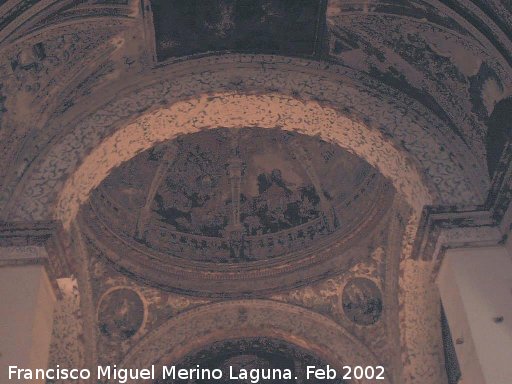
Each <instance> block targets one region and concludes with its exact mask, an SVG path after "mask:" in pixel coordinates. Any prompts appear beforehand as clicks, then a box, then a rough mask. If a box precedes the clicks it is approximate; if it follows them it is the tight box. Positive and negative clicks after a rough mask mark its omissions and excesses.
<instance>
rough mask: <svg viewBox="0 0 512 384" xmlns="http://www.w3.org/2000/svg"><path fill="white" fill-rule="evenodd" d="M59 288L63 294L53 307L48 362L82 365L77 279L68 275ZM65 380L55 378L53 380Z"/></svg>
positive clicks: (82, 345)
mask: <svg viewBox="0 0 512 384" xmlns="http://www.w3.org/2000/svg"><path fill="white" fill-rule="evenodd" d="M59 289H60V292H61V294H62V297H61V298H60V299H59V300H58V301H57V304H56V307H55V311H54V318H53V334H52V342H51V344H50V354H49V359H48V366H56V365H57V364H58V365H60V366H61V367H63V368H69V369H72V368H75V367H82V366H84V365H85V348H84V329H83V326H84V324H83V317H82V308H81V304H80V290H79V288H78V284H77V281H76V280H74V279H70V278H65V279H61V280H60V282H59ZM64 382H65V381H64V380H57V381H55V383H56V384H61V383H62V384H65V383H64Z"/></svg>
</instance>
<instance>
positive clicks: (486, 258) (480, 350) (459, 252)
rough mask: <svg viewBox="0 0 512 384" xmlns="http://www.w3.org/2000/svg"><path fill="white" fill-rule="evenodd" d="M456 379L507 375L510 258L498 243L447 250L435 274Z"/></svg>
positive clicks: (510, 373) (483, 381)
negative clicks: (458, 376) (458, 374)
mask: <svg viewBox="0 0 512 384" xmlns="http://www.w3.org/2000/svg"><path fill="white" fill-rule="evenodd" d="M437 285H438V287H439V292H440V295H441V300H442V303H443V306H444V310H445V313H446V317H447V320H448V324H449V326H450V330H451V334H452V338H453V342H454V345H455V350H456V354H457V358H458V361H459V365H460V370H461V373H462V378H461V381H460V383H461V384H508V383H510V380H511V377H512V259H511V258H510V256H509V254H508V252H507V249H506V248H505V247H503V246H494V247H481V248H456V249H449V250H447V251H446V254H445V258H444V260H443V264H442V266H441V270H440V272H439V275H438V277H437Z"/></svg>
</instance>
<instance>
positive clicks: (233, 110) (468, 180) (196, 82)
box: [3, 55, 488, 225]
mask: <svg viewBox="0 0 512 384" xmlns="http://www.w3.org/2000/svg"><path fill="white" fill-rule="evenodd" d="M196 61H197V62H196ZM191 68H193V69H191ZM192 70H193V71H195V72H191V71H192ZM161 79H167V80H163V81H162V80H161ZM112 92H113V93H112V95H111V96H106V98H108V97H111V98H110V101H109V102H108V103H106V104H102V105H99V104H98V105H96V107H94V108H92V107H91V106H90V105H89V106H84V108H85V109H86V113H87V115H79V113H80V112H78V111H80V110H78V111H76V112H73V113H76V115H75V116H74V117H72V118H71V117H67V118H70V119H71V120H65V121H63V120H59V121H56V122H54V123H53V124H60V125H63V126H64V127H65V131H64V132H63V133H62V135H60V136H59V138H56V139H55V140H54V141H51V140H50V144H49V145H46V148H45V150H44V151H43V152H42V153H41V155H40V156H39V158H38V159H37V160H36V161H34V162H33V163H32V165H31V167H30V168H29V170H28V171H27V172H25V173H24V174H23V175H22V179H21V181H20V180H18V181H17V182H16V185H17V186H16V187H13V184H12V183H14V181H13V182H12V183H11V185H10V187H9V188H8V189H7V190H10V191H11V192H12V191H13V190H14V192H13V193H12V194H11V198H10V201H9V203H8V204H7V206H6V208H5V209H4V213H3V217H4V218H6V219H9V220H34V219H42V218H45V219H47V218H48V217H49V216H50V217H58V218H60V219H62V220H63V221H64V223H65V224H66V225H68V224H69V223H70V222H71V221H72V219H73V217H74V214H75V213H76V210H77V207H78V205H79V204H80V203H81V202H83V201H84V200H85V199H86V197H87V194H88V193H89V191H90V190H91V189H92V188H94V187H95V186H96V185H97V184H98V183H99V182H100V181H101V178H102V177H104V176H106V175H107V174H108V170H109V169H111V168H113V167H115V166H116V165H118V164H120V162H121V161H124V160H127V159H129V158H130V156H134V155H135V154H136V153H138V151H140V150H142V149H145V148H148V147H149V146H151V145H152V144H154V143H155V142H157V141H161V140H165V139H171V138H173V137H175V136H176V135H178V134H183V133H187V132H194V131H197V130H200V129H207V128H212V127H215V128H217V127H221V126H227V127H232V128H235V127H241V126H263V127H272V128H276V127H281V128H283V129H294V130H298V131H301V132H303V133H306V134H310V135H320V136H321V137H323V138H324V139H326V140H331V141H335V142H337V143H338V144H340V145H341V146H343V147H344V148H346V149H348V150H350V151H351V152H353V153H356V154H357V155H359V156H361V157H363V158H364V159H365V160H367V161H368V162H369V163H371V164H373V165H376V166H377V167H378V168H379V169H380V170H381V172H382V173H383V174H384V175H386V176H387V177H389V178H390V179H391V180H393V182H394V184H395V187H396V189H397V190H398V191H400V192H402V193H403V194H404V196H406V197H407V198H408V200H409V202H410V203H411V205H412V206H414V207H415V208H416V209H418V210H419V209H420V207H421V206H422V205H423V204H427V203H440V204H461V203H462V204H470V205H472V204H478V203H480V202H481V200H482V199H483V195H484V194H485V190H486V188H487V187H488V180H487V179H486V178H485V177H483V178H481V179H478V178H476V176H475V172H474V170H475V169H478V168H479V167H481V166H482V165H481V163H479V162H478V161H477V160H476V159H475V157H474V155H473V154H471V153H470V152H469V151H465V150H464V148H465V145H464V144H463V143H462V142H461V139H460V138H458V137H457V136H456V135H455V134H454V133H453V132H452V131H450V129H449V128H447V127H445V126H444V125H443V123H442V122H441V121H440V120H439V119H438V118H437V117H436V116H435V115H433V114H432V113H431V112H430V111H428V110H426V109H425V108H424V107H422V106H421V105H419V104H418V103H416V102H415V101H413V100H411V99H408V98H407V97H406V96H404V95H402V94H400V93H399V92H398V91H394V90H391V89H389V88H387V87H385V86H383V85H381V84H379V83H376V82H374V81H369V80H368V79H364V78H362V77H361V76H360V75H359V74H357V73H356V72H354V71H351V70H349V69H347V68H343V67H340V66H335V65H330V66H325V64H322V63H316V62H311V61H308V60H302V59H290V58H280V57H268V56H261V57H255V56H250V57H246V56H241V55H226V56H222V57H208V58H203V59H197V60H194V63H193V65H191V63H190V62H189V61H187V62H184V63H177V64H173V65H171V66H169V67H166V68H160V69H158V70H155V71H154V72H153V73H152V74H151V76H149V75H144V76H143V77H142V78H135V79H133V80H131V83H130V84H129V85H128V86H127V88H124V89H123V90H121V89H113V90H112ZM120 95H124V96H120ZM91 111H94V112H91ZM67 118H66V119H67ZM63 119H64V118H63ZM152 124H156V125H155V126H152ZM48 131H51V129H50V128H49V127H48ZM132 138H133V140H132ZM121 144H122V145H126V146H127V147H126V148H121ZM96 167H98V168H97V169H96ZM88 172H89V174H87V173H88ZM476 174H478V172H477V173H476ZM3 198H5V197H3ZM57 201H58V203H57Z"/></svg>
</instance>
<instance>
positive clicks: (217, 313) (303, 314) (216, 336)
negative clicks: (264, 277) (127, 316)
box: [120, 300, 388, 383]
mask: <svg viewBox="0 0 512 384" xmlns="http://www.w3.org/2000/svg"><path fill="white" fill-rule="evenodd" d="M247 337H269V338H276V339H280V340H284V341H287V342H289V343H291V344H294V345H296V346H298V347H301V348H303V349H305V350H307V351H310V352H311V353H313V354H314V355H316V356H318V357H319V358H321V359H323V360H324V361H326V362H329V363H330V364H332V365H333V366H335V367H338V369H341V368H342V366H343V365H350V366H356V365H361V366H368V365H372V366H376V365H380V362H379V360H378V359H377V357H376V356H375V355H374V354H373V353H372V352H371V351H370V350H369V349H368V348H367V347H366V346H364V345H363V344H362V343H360V342H359V341H358V340H356V339H355V338H354V337H353V336H351V335H350V334H349V333H348V332H347V331H345V329H343V328H342V327H341V326H340V325H338V324H337V323H335V322H334V321H333V320H331V319H328V318H326V317H324V316H322V315H320V314H318V313H315V312H311V311H309V310H306V309H304V308H300V307H296V306H294V305H290V304H284V303H278V302H274V301H270V300H237V301H227V302H221V303H214V304H209V305H206V306H202V307H199V308H195V309H192V310H189V311H187V312H185V313H182V314H180V315H178V316H176V317H174V318H172V319H170V320H168V321H167V322H166V323H164V324H163V325H161V326H160V327H159V328H157V329H156V330H154V331H152V332H151V333H150V334H148V335H146V336H145V337H144V339H142V340H141V342H139V343H138V344H137V345H136V346H135V347H134V348H133V349H131V351H130V352H129V353H128V354H127V355H126V357H125V358H124V360H123V362H122V363H121V364H120V366H122V367H130V368H135V367H148V366H150V365H151V364H162V365H165V364H174V363H177V362H178V361H179V360H180V359H181V358H183V357H185V356H186V355H188V354H190V353H192V352H194V351H195V350H198V349H200V348H203V347H205V346H207V345H209V344H211V343H214V342H216V341H222V340H226V339H237V338H247ZM383 382H384V383H388V379H386V380H384V381H383ZM361 383H365V381H361Z"/></svg>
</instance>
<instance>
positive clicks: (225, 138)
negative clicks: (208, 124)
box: [84, 128, 391, 270]
mask: <svg viewBox="0 0 512 384" xmlns="http://www.w3.org/2000/svg"><path fill="white" fill-rule="evenodd" d="M390 189H391V187H390V186H389V184H388V183H387V181H386V180H385V179H384V178H383V177H382V176H380V174H379V173H378V172H377V171H376V170H375V169H374V168H373V167H371V166H370V165H369V164H367V163H366V162H364V161H362V160H360V159H359V158H357V157H356V156H354V155H352V154H350V153H348V152H347V151H345V150H343V149H342V148H340V147H339V146H336V145H334V144H331V143H328V142H325V141H323V140H320V139H319V138H312V137H307V136H303V135H300V134H297V133H293V132H284V131H281V130H273V129H272V130H271V129H257V128H246V129H239V130H232V129H222V128H219V129H215V130H210V131H203V132H199V133H195V134H190V135H186V136H182V137H179V138H177V139H175V140H172V141H167V142H163V143H160V144H159V145H157V146H155V147H154V148H151V149H149V150H147V151H145V152H142V153H140V154H139V155H138V156H136V157H135V158H133V159H131V160H130V161H128V162H126V163H124V164H123V165H121V166H120V167H118V168H117V169H115V170H114V171H113V172H112V173H111V174H110V176H109V177H108V178H107V179H106V180H104V182H103V183H102V184H101V185H100V186H99V187H98V188H97V189H96V190H95V191H94V192H93V195H92V196H91V199H90V205H89V207H87V208H86V209H84V210H85V211H86V213H85V214H87V215H89V216H90V217H92V218H95V219H96V220H92V221H91V220H88V226H89V227H90V229H91V230H92V231H91V232H93V233H94V234H95V235H94V236H95V238H96V239H100V243H103V244H104V245H105V244H106V245H107V247H108V246H109V244H110V245H111V244H113V243H119V244H120V245H119V246H121V247H122V248H126V249H127V252H124V253H125V254H127V253H128V254H131V253H133V252H135V253H137V252H138V253H141V254H145V255H151V258H152V259H153V260H158V261H161V262H163V263H164V264H167V263H169V262H170V260H173V264H174V265H180V264H183V263H184V264H187V263H193V264H194V265H195V267H197V266H198V265H204V268H208V269H209V270H212V268H213V270H215V268H217V267H219V268H221V269H222V268H232V269H233V270H240V268H242V269H247V268H256V267H261V266H262V265H266V266H269V265H273V266H276V265H279V264H280V263H283V262H285V263H286V262H287V261H289V259H290V258H293V259H296V260H299V259H302V260H303V261H305V260H308V259H310V262H312V260H311V259H312V258H314V257H312V255H311V253H312V252H314V253H315V254H316V253H318V252H319V251H318V249H319V248H322V247H325V246H327V245H328V244H331V243H333V242H336V243H339V242H340V240H343V241H341V243H343V242H348V241H349V240H351V239H353V238H355V237H357V234H358V233H359V232H360V230H361V229H362V228H367V227H368V226H369V225H373V224H374V223H376V222H377V221H378V218H379V217H380V215H381V214H382V212H383V211H384V210H385V207H386V205H387V204H388V203H389V201H388V200H389V196H390ZM386 201H388V203H386ZM91 222H96V223H97V227H96V228H94V225H91ZM110 237H111V238H110ZM116 248H117V249H119V248H118V247H116ZM292 254H293V256H292ZM117 258H119V257H117Z"/></svg>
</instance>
